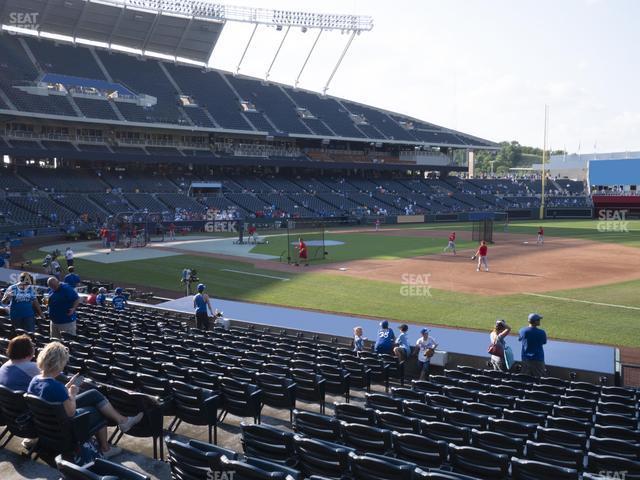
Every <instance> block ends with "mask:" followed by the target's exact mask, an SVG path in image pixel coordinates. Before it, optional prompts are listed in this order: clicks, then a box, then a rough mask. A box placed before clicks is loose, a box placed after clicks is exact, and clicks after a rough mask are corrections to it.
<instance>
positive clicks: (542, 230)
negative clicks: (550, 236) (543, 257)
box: [536, 227, 544, 245]
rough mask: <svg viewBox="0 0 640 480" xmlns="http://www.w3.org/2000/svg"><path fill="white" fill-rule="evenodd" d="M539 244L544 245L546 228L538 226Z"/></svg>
mask: <svg viewBox="0 0 640 480" xmlns="http://www.w3.org/2000/svg"><path fill="white" fill-rule="evenodd" d="M536 244H538V245H544V228H542V227H538V240H537V241H536Z"/></svg>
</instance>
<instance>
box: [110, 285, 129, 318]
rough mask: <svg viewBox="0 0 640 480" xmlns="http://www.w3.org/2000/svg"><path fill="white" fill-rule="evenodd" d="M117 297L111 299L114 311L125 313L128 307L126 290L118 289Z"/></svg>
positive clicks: (116, 291)
mask: <svg viewBox="0 0 640 480" xmlns="http://www.w3.org/2000/svg"><path fill="white" fill-rule="evenodd" d="M114 293H115V295H114V296H113V298H112V299H111V305H112V306H113V309H114V310H118V311H120V312H121V311H123V310H124V309H125V308H126V307H127V297H126V296H125V294H124V289H122V288H121V287H118V288H116V290H115V292H114Z"/></svg>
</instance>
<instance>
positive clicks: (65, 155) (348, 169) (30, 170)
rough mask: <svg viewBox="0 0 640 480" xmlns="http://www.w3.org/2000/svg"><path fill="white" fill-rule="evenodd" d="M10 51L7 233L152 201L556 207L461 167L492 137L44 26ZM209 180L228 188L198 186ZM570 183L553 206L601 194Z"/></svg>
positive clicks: (3, 108)
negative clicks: (71, 40)
mask: <svg viewBox="0 0 640 480" xmlns="http://www.w3.org/2000/svg"><path fill="white" fill-rule="evenodd" d="M0 51H1V52H2V54H3V57H4V58H2V59H1V61H0V119H1V120H2V123H3V125H2V127H3V128H2V137H1V138H0V153H2V154H3V155H4V156H5V157H4V158H5V163H4V164H3V168H2V175H1V176H0V187H1V188H2V190H3V197H2V199H1V202H2V203H1V204H0V205H1V207H2V208H1V209H0V213H1V214H2V215H1V218H2V219H3V223H4V225H3V227H4V229H5V230H10V231H19V230H20V229H22V228H27V227H29V226H32V227H53V228H56V227H59V226H64V227H68V226H69V224H72V223H78V222H81V223H86V222H88V223H90V224H96V223H101V222H103V221H104V220H105V219H106V218H108V217H109V216H110V215H114V214H117V213H119V212H123V211H134V210H144V209H146V210H148V211H154V212H163V213H164V214H165V220H166V221H184V220H192V221H198V220H202V219H203V216H204V213H205V210H206V209H207V208H214V209H219V210H233V211H234V214H235V215H237V216H239V217H243V218H261V219H269V218H273V217H276V218H277V217H337V216H357V217H371V216H389V217H394V216H398V215H405V214H407V215H408V214H411V215H413V214H419V215H420V214H423V215H432V216H434V218H435V219H441V220H456V219H458V218H461V217H460V215H464V214H466V213H468V212H473V211H508V210H513V212H512V214H513V215H514V216H520V217H523V218H528V217H530V216H531V215H532V214H533V213H532V212H533V211H535V209H536V208H538V207H539V204H540V187H539V185H538V184H537V182H535V181H528V180H527V181H511V180H482V179H477V180H462V179H459V178H458V177H454V176H449V173H451V172H455V171H465V170H466V164H465V160H464V158H465V157H466V154H467V152H468V151H470V150H477V149H493V148H495V144H493V143H492V142H490V141H486V140H482V139H479V138H476V137H474V136H471V135H468V134H464V133H461V132H456V131H453V130H449V129H446V128H443V127H439V126H436V125H433V124H430V123H427V122H423V121H418V120H416V119H413V118H409V117H406V116H403V115H400V114H396V113H392V112H387V111H384V110H380V109H377V108H374V107H370V106H366V105H362V104H358V103H355V102H351V101H347V100H343V99H339V98H333V97H329V96H322V95H319V94H317V93H314V92H310V91H304V90H300V89H295V88H291V87H287V86H284V85H279V84H274V83H266V82H263V81H260V80H258V79H254V78H248V77H242V76H234V75H232V74H229V73H226V72H222V71H217V70H207V69H202V68H200V67H194V66H190V65H185V64H179V63H176V62H175V61H174V62H170V61H165V60H159V59H155V58H144V57H136V56H133V55H130V54H126V53H122V52H116V51H109V50H106V49H101V48H98V47H91V46H85V45H79V44H77V45H73V44H66V43H56V42H54V41H53V40H51V39H47V38H37V37H33V36H28V35H17V34H9V33H4V34H3V35H0ZM53 167H55V168H53ZM428 172H431V174H430V175H428V176H427V173H428ZM70 176H72V177H73V178H74V179H77V180H78V181H77V182H69V181H68V180H69V178H70ZM202 181H213V182H217V183H218V184H219V185H220V188H219V190H218V191H217V192H216V194H215V195H206V196H194V195H188V194H187V193H188V191H189V187H190V186H191V184H192V183H194V182H202ZM555 186H556V187H557V188H556V189H555V190H554V191H552V192H551V193H552V197H553V198H550V199H549V200H548V201H547V205H548V206H549V207H551V208H553V207H563V208H564V207H567V208H577V209H580V208H588V207H589V204H588V200H587V199H586V197H584V191H583V190H582V189H581V188H580V187H579V186H578V187H577V188H576V187H574V186H571V187H566V188H565V187H561V186H559V185H555ZM517 210H518V211H520V212H519V213H517V212H516V211H517Z"/></svg>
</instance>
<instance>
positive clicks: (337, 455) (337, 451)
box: [294, 435, 354, 478]
mask: <svg viewBox="0 0 640 480" xmlns="http://www.w3.org/2000/svg"><path fill="white" fill-rule="evenodd" d="M294 445H295V452H296V455H297V457H298V467H299V468H300V470H302V473H303V474H304V475H305V476H306V477H309V476H311V475H321V476H326V477H330V478H340V477H342V476H343V475H344V473H345V472H348V471H349V463H350V462H349V453H351V452H354V450H353V449H352V448H349V447H346V446H345V445H339V444H336V443H331V442H323V441H319V440H316V439H311V438H306V437H300V436H299V435H296V436H295V437H294Z"/></svg>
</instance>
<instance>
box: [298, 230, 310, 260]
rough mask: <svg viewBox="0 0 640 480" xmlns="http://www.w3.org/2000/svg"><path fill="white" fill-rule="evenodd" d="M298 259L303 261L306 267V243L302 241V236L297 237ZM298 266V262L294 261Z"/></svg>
mask: <svg viewBox="0 0 640 480" xmlns="http://www.w3.org/2000/svg"><path fill="white" fill-rule="evenodd" d="M297 248H298V261H299V262H300V263H302V262H303V261H304V266H305V267H308V266H309V262H308V261H307V244H306V243H304V240H302V237H300V238H299V239H298V247H297ZM297 266H298V262H296V267H297Z"/></svg>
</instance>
